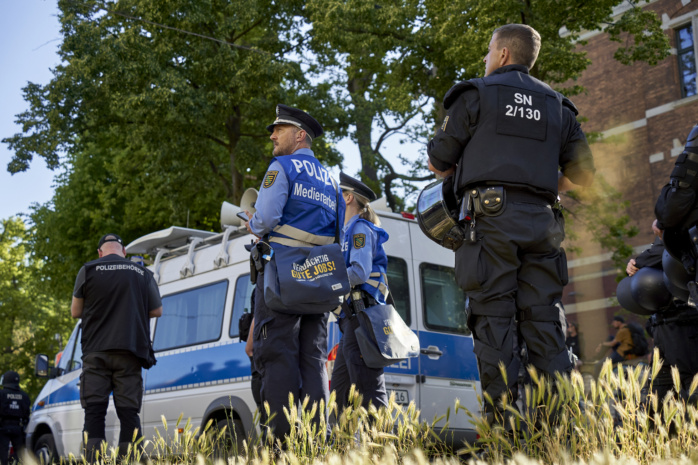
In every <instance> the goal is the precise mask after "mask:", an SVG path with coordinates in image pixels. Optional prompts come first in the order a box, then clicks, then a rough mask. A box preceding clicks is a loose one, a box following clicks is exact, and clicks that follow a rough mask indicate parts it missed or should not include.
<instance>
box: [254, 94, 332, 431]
mask: <svg viewBox="0 0 698 465" xmlns="http://www.w3.org/2000/svg"><path fill="white" fill-rule="evenodd" d="M267 129H268V130H269V131H270V132H271V136H270V139H271V140H272V142H273V143H274V150H273V155H274V158H273V159H272V162H271V164H270V165H269V168H268V169H267V172H266V174H265V175H264V180H263V182H262V186H261V187H260V189H259V196H258V198H257V201H256V203H255V208H256V210H257V211H256V212H255V213H254V215H253V216H251V218H250V221H248V222H246V223H245V225H246V226H247V228H248V230H249V231H250V232H251V233H253V234H255V235H256V236H257V237H260V238H265V240H266V241H267V242H269V244H270V245H271V246H272V247H273V248H275V249H277V248H278V247H308V246H312V245H321V244H330V243H332V242H333V241H334V237H335V228H336V227H337V218H344V201H343V200H342V198H341V196H339V195H338V189H339V187H338V186H337V185H336V183H335V181H334V180H333V179H332V177H331V176H330V174H329V173H328V172H327V170H326V169H325V168H324V167H323V166H322V165H321V164H320V162H319V161H318V160H317V159H316V158H315V155H313V151H312V150H311V145H312V142H313V140H314V139H316V138H317V137H320V136H321V135H322V133H323V131H322V126H320V123H318V122H317V121H316V120H315V118H313V117H312V116H310V115H309V114H308V113H305V112H304V111H301V110H298V109H296V108H292V107H289V106H286V105H281V104H280V105H277V107H276V120H275V121H274V122H273V123H272V124H270V125H269V126H267ZM315 194H317V195H315ZM320 194H322V195H320ZM337 199H338V200H339V202H337ZM249 216H250V214H249V212H248V217H249ZM263 286H264V279H263V278H262V277H261V276H260V277H259V278H258V279H257V287H256V292H257V294H256V301H255V314H254V330H253V357H254V364H255V367H256V368H257V371H259V373H260V374H261V376H262V401H263V402H268V403H269V407H270V413H271V414H272V415H275V416H274V417H273V418H271V419H270V421H269V426H270V428H271V429H272V432H273V434H274V435H275V436H277V437H278V438H283V437H284V436H285V435H287V434H288V433H289V431H290V425H289V423H288V420H287V419H286V416H285V415H284V412H283V408H284V407H286V408H289V404H288V400H289V394H292V395H293V398H294V399H296V401H302V400H303V399H304V398H305V397H306V396H307V397H309V399H310V404H309V405H312V404H313V403H315V402H317V403H318V404H319V402H320V401H321V400H324V402H325V405H327V399H328V395H329V386H328V379H327V369H326V368H325V362H326V361H327V319H328V314H327V313H325V314H305V315H300V314H299V315H294V314H287V313H280V312H277V311H274V310H272V309H270V308H269V307H267V305H266V303H265V301H264V293H263ZM320 415H324V412H318V414H317V416H316V418H315V421H316V422H319V418H320V417H319V416H320Z"/></svg>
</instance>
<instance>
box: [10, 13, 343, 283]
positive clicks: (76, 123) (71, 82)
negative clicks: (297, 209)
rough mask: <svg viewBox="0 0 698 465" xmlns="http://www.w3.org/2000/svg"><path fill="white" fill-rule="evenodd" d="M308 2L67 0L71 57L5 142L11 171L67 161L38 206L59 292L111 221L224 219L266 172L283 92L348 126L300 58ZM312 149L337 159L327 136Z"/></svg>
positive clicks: (66, 49) (149, 225) (65, 48)
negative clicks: (225, 210) (227, 206)
mask: <svg viewBox="0 0 698 465" xmlns="http://www.w3.org/2000/svg"><path fill="white" fill-rule="evenodd" d="M301 8H302V2H301V1H300V0H289V1H284V2H277V1H274V0H237V1H235V2H230V1H227V0H207V1H200V0H175V1H169V2H162V1H159V2H152V1H150V0H119V1H109V0H89V1H84V2H75V1H73V0H61V1H59V9H60V12H61V13H60V21H61V25H62V34H63V43H62V45H61V48H60V52H59V54H60V56H61V58H62V63H61V65H59V66H58V67H57V68H56V69H55V70H53V79H52V80H51V81H50V82H49V83H48V84H47V85H45V86H40V85H37V84H32V83H30V84H29V85H28V86H27V87H26V88H25V89H24V92H25V99H26V100H27V102H28V103H29V109H28V110H27V111H26V112H24V113H22V114H20V115H18V122H19V123H20V124H21V125H22V127H23V132H22V133H19V134H16V135H14V136H12V137H9V138H6V139H4V142H5V143H7V144H9V146H10V148H11V149H12V150H13V151H14V158H13V159H12V161H11V162H10V164H9V166H8V169H9V170H10V171H11V172H18V171H22V170H26V169H28V167H29V164H30V162H31V160H32V159H33V157H35V156H38V157H42V158H44V159H45V160H46V162H47V163H48V166H49V167H51V168H56V167H59V166H62V167H63V168H64V170H65V175H62V176H60V177H59V178H58V179H57V185H58V187H59V189H58V190H57V194H56V197H55V198H54V199H53V201H52V202H50V203H48V204H46V205H44V206H41V207H39V208H37V209H36V210H35V214H34V215H33V216H32V219H33V221H34V222H35V225H36V231H37V235H38V236H37V237H38V238H37V240H36V241H35V244H36V245H37V252H39V253H41V254H42V257H45V258H46V261H47V263H48V264H49V268H50V269H51V272H52V274H51V276H53V277H54V279H55V280H62V281H63V284H62V285H61V289H62V290H63V291H64V292H65V291H67V290H68V289H69V287H70V281H71V280H72V277H73V275H74V273H75V271H76V270H77V269H78V268H79V266H80V265H81V264H82V262H83V261H84V260H85V258H86V256H87V257H89V255H90V254H91V253H92V252H93V250H94V245H93V243H94V238H95V237H99V235H101V234H103V233H104V232H105V231H107V230H111V231H114V232H118V233H121V234H123V236H124V238H125V239H133V238H135V237H137V236H138V235H140V234H143V233H145V232H150V231H152V230H154V229H157V228H164V227H168V226H170V225H172V224H175V225H182V226H185V225H186V226H190V227H200V228H205V229H212V228H215V227H217V223H218V222H217V218H216V216H217V212H218V211H219V209H220V204H221V202H222V201H223V200H226V199H227V200H229V201H231V202H234V203H237V201H238V200H239V199H240V197H241V195H242V193H243V191H244V189H245V188H247V187H258V186H259V184H260V179H261V174H262V173H263V172H264V170H265V168H266V166H267V165H268V163H269V160H270V158H271V143H270V141H269V138H268V137H269V133H268V132H267V131H266V129H265V128H266V125H267V124H269V123H270V122H271V121H273V118H274V108H275V105H276V104H277V103H280V102H283V103H287V104H290V105H294V106H298V107H301V108H304V109H312V111H313V114H314V115H315V116H316V117H317V118H318V119H319V120H320V121H323V123H324V125H325V126H326V127H327V128H328V129H330V130H331V132H334V133H335V134H339V135H341V134H342V132H341V125H340V124H339V123H338V121H339V118H338V117H337V114H338V111H337V108H336V106H333V105H332V103H331V102H330V103H327V104H324V103H323V99H324V97H323V96H324V95H325V93H326V90H327V87H326V86H322V85H314V84H313V83H311V82H309V81H308V80H307V79H306V77H305V74H304V70H303V69H302V67H301V65H300V64H299V63H298V62H297V61H295V60H294V58H295V57H297V54H298V51H299V50H300V48H299V47H300V46H301V45H302V43H303V40H304V35H303V31H302V29H301V28H302V26H303V24H302V22H301V21H300V20H299V18H298V14H299V12H300V11H301ZM313 148H314V150H315V151H316V153H317V154H318V155H319V157H320V158H321V159H322V160H324V161H325V162H327V163H328V164H336V163H338V161H339V156H338V155H337V153H336V151H335V150H334V149H333V148H332V146H331V144H330V140H329V139H328V138H321V139H318V140H317V141H315V143H314V147H313ZM56 267H57V268H56ZM54 271H55V274H53V272H54Z"/></svg>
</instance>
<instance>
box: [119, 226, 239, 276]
mask: <svg viewBox="0 0 698 465" xmlns="http://www.w3.org/2000/svg"><path fill="white" fill-rule="evenodd" d="M247 234H249V233H248V232H247V230H246V228H245V227H244V226H226V227H225V231H224V232H222V233H215V232H211V231H201V230H198V229H190V228H182V227H179V226H170V227H169V228H167V229H163V230H161V231H155V232H153V233H150V234H146V235H145V236H142V237H139V238H138V239H136V240H135V241H133V242H131V243H130V244H128V245H127V246H126V252H127V253H129V254H148V255H153V254H155V262H154V263H153V269H154V273H153V274H154V277H155V282H160V261H161V260H162V259H164V258H168V257H173V256H179V255H185V254H186V255H187V260H186V261H185V263H184V266H182V269H181V270H180V272H179V274H180V276H181V277H182V278H186V277H188V276H193V275H194V272H195V270H194V251H195V249H197V248H198V247H201V246H204V245H210V244H215V243H217V242H220V244H221V249H220V251H219V252H218V254H217V255H216V258H215V259H214V260H213V264H214V267H216V268H220V267H222V266H224V265H227V264H228V261H229V259H230V257H229V256H228V252H227V250H226V249H227V245H228V241H229V240H230V239H232V238H235V237H241V236H245V235H247Z"/></svg>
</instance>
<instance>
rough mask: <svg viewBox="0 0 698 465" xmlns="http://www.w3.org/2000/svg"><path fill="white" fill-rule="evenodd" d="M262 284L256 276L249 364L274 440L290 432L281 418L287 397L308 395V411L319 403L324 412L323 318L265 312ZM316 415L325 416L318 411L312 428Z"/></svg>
mask: <svg viewBox="0 0 698 465" xmlns="http://www.w3.org/2000/svg"><path fill="white" fill-rule="evenodd" d="M263 281H264V280H263V279H262V277H261V276H260V277H259V279H258V280H257V288H256V290H255V292H257V293H258V294H257V295H256V299H255V312H254V321H255V324H254V333H253V337H254V340H253V345H252V347H253V352H254V355H253V357H254V365H255V368H256V369H257V371H258V372H259V374H260V375H261V378H262V389H261V393H262V402H268V403H269V407H270V413H271V414H272V415H273V414H276V416H275V417H274V418H272V419H271V420H270V421H269V426H270V427H271V429H272V432H273V433H274V435H275V436H276V437H278V438H283V437H284V436H286V435H287V434H288V433H289V432H290V431H291V425H290V424H289V422H288V420H287V419H286V415H284V407H286V408H287V409H288V408H289V394H292V395H293V398H294V399H295V401H296V402H302V401H303V400H304V399H305V397H306V396H307V397H308V398H309V400H310V402H309V404H308V408H309V409H310V408H312V405H313V403H317V404H318V406H319V403H320V401H324V404H325V408H327V400H328V397H329V385H328V383H329V382H328V379H327V368H326V366H325V363H326V362H327V319H328V314H327V313H323V314H320V315H289V314H285V313H280V312H277V311H274V310H272V309H270V308H269V307H267V305H266V304H265V302H264V295H263ZM320 415H325V412H324V411H323V412H320V411H318V413H317V415H316V417H315V418H314V422H315V424H316V425H317V424H319V420H320Z"/></svg>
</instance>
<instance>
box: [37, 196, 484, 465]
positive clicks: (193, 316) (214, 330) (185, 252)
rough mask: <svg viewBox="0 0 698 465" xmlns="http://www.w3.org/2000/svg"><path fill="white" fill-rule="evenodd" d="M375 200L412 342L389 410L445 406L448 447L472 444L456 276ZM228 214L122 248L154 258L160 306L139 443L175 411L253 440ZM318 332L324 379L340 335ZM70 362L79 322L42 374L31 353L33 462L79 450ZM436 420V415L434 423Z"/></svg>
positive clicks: (241, 260) (446, 254) (113, 431)
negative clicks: (214, 225)
mask: <svg viewBox="0 0 698 465" xmlns="http://www.w3.org/2000/svg"><path fill="white" fill-rule="evenodd" d="M248 191H249V190H248ZM246 196H247V193H246ZM247 200H248V202H249V198H248V199H247ZM381 200H383V203H384V199H379V200H378V201H377V202H381ZM242 203H243V205H245V203H246V200H245V197H243V200H242ZM375 204H376V203H375V202H374V206H376V210H377V213H378V214H379V216H380V218H381V221H382V227H383V228H384V229H385V230H386V231H387V232H388V233H389V234H390V240H389V241H388V242H387V243H386V244H385V250H386V253H387V255H388V259H389V261H388V273H387V274H388V282H389V286H390V289H391V291H392V295H393V298H394V299H395V307H396V309H397V310H398V311H399V313H400V314H401V316H402V317H403V319H404V320H405V322H406V323H407V325H408V326H409V327H410V328H411V329H412V330H413V331H414V332H415V333H416V334H417V335H418V336H419V341H420V345H421V355H420V356H419V357H418V358H412V359H408V360H406V361H403V362H401V363H398V364H395V365H393V366H390V367H387V368H386V369H385V381H386V387H387V389H388V390H389V391H390V393H394V394H395V399H396V400H397V402H399V403H400V404H403V405H407V404H408V403H410V402H414V403H415V404H416V406H417V408H418V409H420V410H421V419H422V420H423V421H427V422H429V423H431V422H432V421H433V420H434V419H435V418H436V417H438V416H441V415H443V414H445V413H446V412H447V409H449V408H450V409H451V412H452V414H451V416H450V419H449V424H448V429H447V430H446V432H447V433H452V434H449V436H450V437H452V438H454V439H455V440H461V439H469V440H473V439H474V438H475V431H474V426H473V424H472V423H471V419H470V417H469V416H468V415H466V414H464V413H463V412H460V413H459V414H458V415H453V407H454V404H455V401H456V399H458V400H459V401H460V405H462V406H463V407H465V408H467V409H468V410H470V411H471V412H472V413H473V414H474V415H476V416H477V415H479V412H480V403H479V400H478V393H479V392H480V383H479V375H478V370H477V365H476V360H475V356H474V354H473V341H472V337H471V336H470V335H469V332H468V330H467V328H466V324H465V323H466V322H465V305H466V302H465V295H464V293H463V292H462V291H461V290H460V289H459V288H458V286H457V284H456V281H455V276H454V268H453V267H454V254H453V252H451V251H449V250H447V249H445V248H442V247H439V246H438V245H437V244H435V243H434V242H431V241H430V240H428V239H427V237H426V236H425V235H424V233H422V231H421V230H420V228H419V225H418V223H417V221H416V220H415V219H414V216H413V215H411V214H408V213H403V214H396V213H392V212H390V211H382V210H380V209H379V208H378V206H377V205H375ZM250 208H251V207H247V208H246V209H248V210H249V209H250ZM239 210H240V208H238V207H236V206H233V205H230V204H224V206H223V209H222V217H226V220H225V222H224V224H226V225H227V226H226V227H225V231H224V232H222V233H214V232H208V231H199V230H193V229H187V228H179V227H174V226H173V227H170V228H168V229H165V230H162V231H157V232H154V233H151V234H148V235H146V236H143V237H141V238H139V239H137V240H135V241H133V242H132V243H131V244H129V245H128V246H127V247H126V250H127V252H128V253H129V254H148V255H150V256H151V257H153V256H154V257H155V259H154V260H153V263H152V264H151V265H150V266H149V269H150V270H151V271H152V272H153V274H154V277H155V279H156V281H157V283H158V285H159V287H160V294H161V295H162V304H163V314H162V317H160V318H158V319H156V320H153V322H152V323H153V324H151V331H152V334H151V337H152V340H153V348H154V350H155V352H156V357H157V364H156V365H155V366H153V367H152V368H151V369H150V370H144V371H143V378H144V398H143V407H142V410H141V412H140V414H141V423H142V426H143V429H144V431H143V433H144V436H145V437H146V438H152V437H154V436H155V429H156V428H157V429H158V430H159V433H160V434H163V435H164V427H163V419H164V420H166V422H167V424H168V425H170V427H173V426H174V425H175V423H176V421H177V419H178V418H179V417H180V416H181V417H182V418H184V419H185V421H186V419H190V422H191V425H192V427H193V428H196V427H198V426H202V427H203V426H205V425H206V424H207V423H208V421H209V420H212V421H213V422H214V423H217V424H219V425H220V426H222V425H223V424H228V425H230V426H231V427H233V428H234V429H235V435H236V437H237V438H243V437H247V436H252V437H254V436H255V435H256V434H257V425H255V424H254V421H253V418H254V414H255V410H256V406H255V403H254V400H253V397H252V392H251V390H250V360H249V358H248V357H247V355H246V354H245V350H244V349H245V343H244V342H241V340H240V335H239V334H238V320H239V319H240V316H241V315H242V314H243V313H244V312H250V311H251V310H250V298H251V295H252V291H253V289H254V287H253V285H252V284H250V265H249V252H247V250H246V249H245V245H246V244H249V243H250V242H251V240H252V239H253V236H251V235H249V234H248V233H247V232H246V231H245V228H244V226H242V225H241V224H240V222H239V220H237V219H234V220H229V219H227V218H230V217H231V213H233V215H232V216H233V217H234V212H235V211H239ZM236 221H237V223H236ZM222 223H223V221H222ZM329 325H330V327H329V347H328V352H329V353H330V357H329V358H330V360H329V361H328V365H330V366H329V370H330V374H331V364H332V359H333V352H332V351H331V349H332V348H333V347H335V346H336V344H337V343H338V342H339V339H340V337H341V333H340V331H339V327H338V325H337V323H336V322H335V321H333V318H331V321H330V323H329ZM81 356H82V350H81V345H80V325H79V324H77V325H76V326H75V329H74V330H73V332H72V334H71V336H70V339H69V340H68V342H67V344H66V346H65V348H64V350H63V351H62V354H61V357H60V360H59V361H58V362H57V364H56V366H55V367H54V368H50V369H49V368H48V358H47V357H46V356H45V355H39V356H37V374H38V375H44V376H48V377H49V378H50V379H49V380H48V382H47V383H46V385H45V386H44V388H43V389H42V391H41V393H40V394H39V396H38V397H37V399H36V401H35V403H34V406H33V411H32V416H31V419H30V422H29V425H28V427H27V429H26V431H27V446H28V447H29V448H30V449H31V450H33V451H35V452H36V453H37V455H39V456H41V457H45V458H48V457H49V456H54V457H55V456H68V455H69V454H73V455H75V456H79V455H80V452H81V450H80V447H81V441H82V427H83V418H84V416H83V410H82V408H81V406H80V398H79V391H78V381H79V377H80V373H81V367H82V360H81ZM226 419H228V420H226ZM444 424H445V419H442V420H441V422H440V423H437V425H444ZM118 435H119V421H118V418H117V416H116V412H115V410H114V405H113V401H110V404H109V409H108V412H107V417H106V439H107V441H108V442H109V443H110V444H111V445H114V446H116V445H117V442H118Z"/></svg>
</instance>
